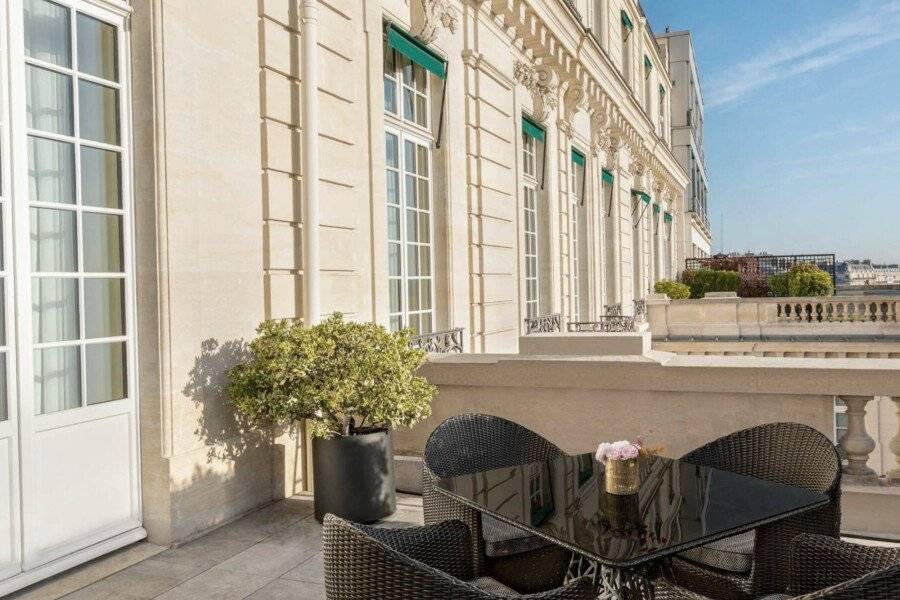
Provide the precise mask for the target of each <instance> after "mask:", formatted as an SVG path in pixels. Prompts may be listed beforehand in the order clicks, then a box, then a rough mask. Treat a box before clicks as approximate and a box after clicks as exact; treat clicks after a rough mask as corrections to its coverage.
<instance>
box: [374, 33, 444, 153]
mask: <svg viewBox="0 0 900 600" xmlns="http://www.w3.org/2000/svg"><path fill="white" fill-rule="evenodd" d="M384 48H385V50H384V51H385V52H393V53H394V72H393V73H388V72H387V71H386V70H384V67H385V66H386V65H385V64H384V63H385V60H384V58H382V71H383V73H384V78H383V79H384V80H385V83H387V81H390V82H391V84H392V85H393V86H394V97H395V98H396V101H397V111H396V112H391V111H389V110H387V108H386V107H384V114H385V117H386V118H387V119H388V121H389V122H392V123H394V124H396V125H398V126H400V127H402V128H404V129H406V128H410V129H411V130H415V131H418V132H419V133H420V134H422V135H423V136H425V137H427V138H429V139H432V140H433V135H432V134H431V123H432V120H431V119H432V114H431V112H432V110H431V92H432V85H431V78H432V75H431V73H430V72H428V70H426V69H425V68H424V67H420V68H421V69H422V70H423V71H424V76H425V92H424V93H423V92H420V91H418V90H417V89H415V88H414V87H413V86H412V85H411V84H408V83H407V82H406V81H405V79H404V77H403V68H402V67H401V66H400V65H401V62H402V61H404V60H406V61H408V60H409V59H408V58H406V57H405V56H403V55H402V54H400V53H399V52H397V51H396V50H394V49H393V48H391V47H390V46H388V43H387V39H385V40H384ZM413 65H415V63H413ZM405 90H409V91H410V92H411V93H412V94H413V98H414V99H415V98H416V97H422V98H424V99H425V124H424V125H421V124H419V123H417V122H416V121H415V120H412V119H407V118H406V117H405V115H404V114H403V96H404V91H405ZM413 110H414V111H415V102H413ZM413 116H415V115H413Z"/></svg>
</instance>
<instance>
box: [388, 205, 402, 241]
mask: <svg viewBox="0 0 900 600" xmlns="http://www.w3.org/2000/svg"><path fill="white" fill-rule="evenodd" d="M388 239H389V240H397V241H399V240H400V209H399V208H398V207H393V206H389V207H388Z"/></svg>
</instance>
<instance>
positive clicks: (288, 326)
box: [228, 313, 436, 522]
mask: <svg viewBox="0 0 900 600" xmlns="http://www.w3.org/2000/svg"><path fill="white" fill-rule="evenodd" d="M257 333H258V334H259V335H258V337H257V338H256V339H254V340H253V341H252V342H251V343H250V350H251V358H250V359H249V360H248V361H247V362H244V363H241V364H238V365H235V366H234V367H232V368H231V369H230V370H229V372H228V380H229V381H228V394H229V396H230V398H231V402H232V403H233V404H234V406H235V407H236V409H237V410H238V411H239V412H241V413H243V414H244V415H247V416H248V417H249V418H250V419H251V420H252V421H253V422H255V423H257V424H259V425H260V426H272V425H276V424H279V425H282V426H284V425H293V424H294V423H295V422H298V421H301V420H304V419H306V420H308V421H310V422H311V434H312V436H313V474H314V475H313V476H314V481H315V499H314V501H315V513H316V518H317V519H319V520H321V519H322V518H323V517H324V516H325V514H326V513H329V512H330V513H333V514H335V515H338V516H340V517H343V518H346V519H350V520H353V521H358V522H372V521H376V520H378V519H381V518H384V517H386V516H388V515H390V514H391V513H393V512H394V510H395V507H396V500H395V490H394V470H393V458H394V457H393V448H392V445H391V438H390V429H391V428H392V427H398V426H404V427H409V426H411V425H413V424H414V423H416V422H417V421H419V420H421V419H423V418H425V417H427V416H428V415H429V414H430V413H431V400H432V398H433V397H434V394H435V391H436V390H435V388H434V386H432V385H430V384H429V383H428V382H427V381H426V380H425V378H424V377H421V376H418V375H416V370H417V369H418V368H419V366H420V365H421V364H422V362H423V361H424V360H425V352H423V351H421V350H414V349H412V348H410V347H409V334H410V332H409V331H402V332H394V333H392V332H389V331H387V330H386V329H385V328H384V327H382V326H381V325H376V324H374V323H357V322H351V321H345V320H344V319H343V317H342V316H341V315H340V314H337V313H336V314H334V315H332V316H331V317H329V318H328V319H326V320H325V321H323V322H321V323H319V324H318V325H315V326H313V327H309V328H306V327H304V326H303V325H302V324H301V323H299V322H289V321H266V322H264V323H262V324H261V325H260V326H259V328H258V329H257Z"/></svg>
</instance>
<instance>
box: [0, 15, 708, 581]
mask: <svg viewBox="0 0 900 600" xmlns="http://www.w3.org/2000/svg"><path fill="white" fill-rule="evenodd" d="M211 15H215V18H213V19H211V18H210V16H211ZM668 69H669V67H668V59H667V57H666V56H665V55H664V54H663V53H661V51H660V49H659V47H658V46H657V43H656V41H655V39H654V37H653V35H652V32H650V31H649V29H648V27H647V25H646V21H645V19H644V18H643V16H642V13H641V10H640V8H639V6H638V5H637V4H636V2H635V1H634V0H599V1H596V2H595V1H590V2H588V1H587V0H581V1H578V2H572V3H566V2H563V1H562V0H491V1H484V0H452V1H451V0H383V1H381V2H365V3H361V2H359V1H358V0H320V1H317V0H302V1H298V0H262V1H260V2H220V1H216V0H195V1H191V2H183V1H175V0H132V1H130V2H128V1H125V0H9V1H8V2H4V3H3V4H2V6H0V168H2V176H0V184H2V187H0V210H2V215H0V216H2V227H3V231H2V241H3V242H2V259H3V260H2V263H0V281H2V288H0V289H2V292H0V299H2V303H0V308H2V309H3V322H2V325H3V327H2V328H0V383H2V385H0V508H3V510H0V594H3V593H5V592H8V591H10V590H13V589H17V588H20V587H22V586H24V585H27V584H29V583H32V582H34V581H37V580H39V579H41V578H44V577H47V576H49V575H52V574H53V573H56V572H59V571H60V570H62V569H65V568H68V567H70V566H73V565H75V564H78V563H80V562H83V561H86V560H89V559H91V558H93V557H95V556H98V555H100V554H102V553H104V552H108V551H110V550H112V549H114V548H116V547H120V546H122V545H125V544H128V543H130V542H133V541H135V540H137V539H141V538H143V537H145V536H147V535H149V539H150V540H151V541H154V542H157V543H160V544H169V543H173V542H177V541H182V540H185V539H188V538H190V537H192V536H194V535H196V534H198V533H199V532H202V531H204V530H206V529H209V528H210V527H213V526H215V525H217V524H220V523H222V522H224V521H227V520H228V519H231V518H233V517H235V516H237V515H240V514H242V513H244V512H246V511H247V510H250V509H251V508H253V507H255V506H258V505H260V504H261V503H264V502H266V501H269V500H270V499H272V498H273V497H278V496H280V495H284V494H290V493H293V492H295V491H297V490H298V489H301V488H303V487H304V486H308V485H309V482H308V479H307V475H306V473H307V465H306V464H305V462H304V461H305V458H304V457H305V456H306V453H304V452H302V448H301V446H302V444H303V443H304V442H303V441H302V440H303V439H304V438H303V436H302V435H300V434H296V433H295V432H275V431H258V430H254V429H253V428H250V427H248V426H247V424H246V423H243V422H241V421H240V420H239V419H236V418H235V417H234V416H233V414H232V413H231V411H230V410H229V409H228V408H227V406H226V401H225V397H224V391H223V389H224V388H223V386H224V382H225V373H226V370H227V368H228V367H229V366H230V365H231V364H233V363H234V362H235V361H237V360H240V359H241V358H242V357H244V356H246V352H247V349H246V342H247V340H249V339H250V338H252V336H253V335H254V329H255V327H256V326H257V324H258V323H260V322H261V321H263V320H265V319H283V318H290V319H303V320H305V321H306V322H310V323H311V322H315V321H316V320H318V319H319V318H320V317H321V316H322V315H326V314H329V313H331V312H334V311H340V312H343V313H345V314H346V315H348V316H349V317H350V318H353V319H365V320H374V321H377V322H379V323H383V324H384V325H386V326H389V327H392V328H398V327H412V328H413V329H415V330H416V331H418V332H426V333H427V332H433V331H441V330H446V329H451V328H456V327H461V328H463V330H464V334H463V335H464V345H465V349H466V350H467V351H470V352H515V351H516V349H517V345H518V338H519V335H520V334H521V333H522V328H523V320H524V318H526V317H528V316H539V315H544V314H550V313H561V314H562V316H563V318H564V319H566V320H588V319H591V318H592V317H594V316H596V315H598V314H600V313H601V312H602V311H603V310H604V308H603V307H604V305H606V304H611V303H622V304H623V306H624V307H625V308H626V311H628V310H630V307H631V305H632V300H634V299H636V298H640V297H642V296H644V295H645V294H646V292H647V291H648V290H649V289H651V288H652V285H653V282H654V281H656V280H659V279H661V278H667V277H672V276H673V275H674V273H675V272H676V270H677V267H676V265H678V264H680V261H681V259H682V258H683V257H682V256H681V252H682V250H681V249H680V248H681V247H682V246H680V245H678V244H677V243H676V238H677V236H678V233H677V232H678V231H679V230H680V228H681V221H682V217H683V214H684V207H683V205H682V202H683V198H685V195H684V194H685V189H686V188H687V187H688V186H689V184H690V178H689V176H688V173H687V172H685V169H684V168H683V167H682V166H681V164H680V163H679V161H678V159H677V158H676V156H675V154H674V153H673V150H672V142H673V139H672V137H671V131H672V129H671V119H672V116H673V112H672V110H671V108H670V99H671V98H672V97H673V95H674V94H673V88H672V84H671V77H670V75H669V73H668ZM301 433H302V432H301ZM61 490H64V493H61Z"/></svg>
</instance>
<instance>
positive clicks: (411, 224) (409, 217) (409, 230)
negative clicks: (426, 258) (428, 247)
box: [406, 209, 419, 242]
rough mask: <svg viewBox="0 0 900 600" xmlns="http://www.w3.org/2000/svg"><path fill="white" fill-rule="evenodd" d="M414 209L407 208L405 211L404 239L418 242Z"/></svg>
mask: <svg viewBox="0 0 900 600" xmlns="http://www.w3.org/2000/svg"><path fill="white" fill-rule="evenodd" d="M416 214H417V213H416V211H414V210H409V209H407V211H406V241H407V242H418V241H419V238H418V235H417V230H416Z"/></svg>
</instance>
